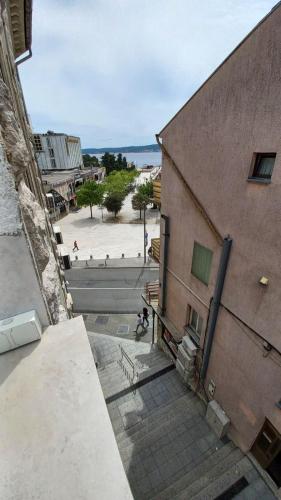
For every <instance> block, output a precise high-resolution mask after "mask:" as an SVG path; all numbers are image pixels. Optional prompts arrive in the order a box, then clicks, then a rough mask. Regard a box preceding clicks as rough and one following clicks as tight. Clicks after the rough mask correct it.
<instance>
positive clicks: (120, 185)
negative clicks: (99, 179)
mask: <svg viewBox="0 0 281 500" xmlns="http://www.w3.org/2000/svg"><path fill="white" fill-rule="evenodd" d="M137 175H138V174H137V172H136V171H132V172H130V171H126V170H120V171H114V172H111V174H109V175H108V176H107V177H106V180H105V190H106V192H108V193H110V192H114V193H115V192H118V193H120V194H123V196H124V197H125V196H126V195H127V194H128V192H129V191H130V190H131V189H132V184H133V183H134V179H135V177H136V176H137Z"/></svg>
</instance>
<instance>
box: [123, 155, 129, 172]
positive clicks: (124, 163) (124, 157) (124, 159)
mask: <svg viewBox="0 0 281 500" xmlns="http://www.w3.org/2000/svg"><path fill="white" fill-rule="evenodd" d="M122 168H123V169H126V168H128V163H127V158H126V156H123V158H122Z"/></svg>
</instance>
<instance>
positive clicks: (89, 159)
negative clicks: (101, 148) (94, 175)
mask: <svg viewBox="0 0 281 500" xmlns="http://www.w3.org/2000/svg"><path fill="white" fill-rule="evenodd" d="M83 164H84V167H86V168H91V167H98V166H99V160H98V158H97V157H96V156H90V155H88V154H86V155H83Z"/></svg>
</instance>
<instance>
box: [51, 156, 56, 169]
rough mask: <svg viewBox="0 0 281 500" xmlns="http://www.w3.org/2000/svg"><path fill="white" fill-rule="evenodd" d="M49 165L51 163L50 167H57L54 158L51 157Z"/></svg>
mask: <svg viewBox="0 0 281 500" xmlns="http://www.w3.org/2000/svg"><path fill="white" fill-rule="evenodd" d="M51 165H52V168H57V165H56V160H55V159H54V158H51Z"/></svg>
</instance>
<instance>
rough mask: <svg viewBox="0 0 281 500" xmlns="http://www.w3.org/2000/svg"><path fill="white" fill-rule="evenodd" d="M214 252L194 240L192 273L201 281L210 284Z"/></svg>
mask: <svg viewBox="0 0 281 500" xmlns="http://www.w3.org/2000/svg"><path fill="white" fill-rule="evenodd" d="M212 258H213V252H212V251H211V250H209V248H206V247H203V246H202V245H199V243H196V242H194V247H193V257H192V266H191V273H192V274H193V275H194V276H196V278H198V279H199V280H200V281H202V282H203V283H205V285H208V284H209V279H210V272H211V265H212Z"/></svg>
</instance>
